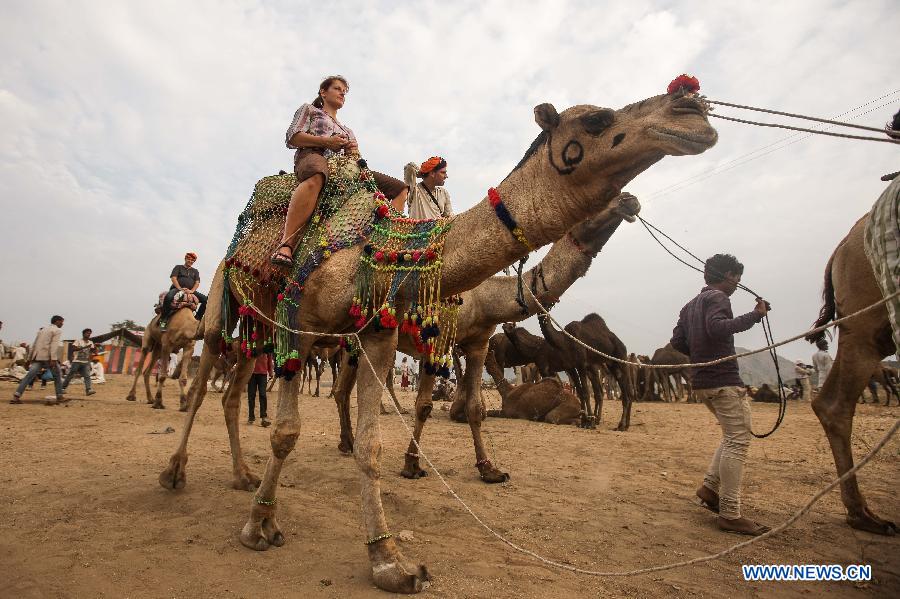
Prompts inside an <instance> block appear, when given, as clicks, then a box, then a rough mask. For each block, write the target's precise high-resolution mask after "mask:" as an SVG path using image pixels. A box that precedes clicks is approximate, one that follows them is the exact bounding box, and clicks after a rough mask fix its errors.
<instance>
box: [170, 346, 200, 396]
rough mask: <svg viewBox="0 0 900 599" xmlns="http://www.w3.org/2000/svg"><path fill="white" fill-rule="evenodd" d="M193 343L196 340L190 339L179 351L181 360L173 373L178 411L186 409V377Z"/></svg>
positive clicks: (192, 354) (192, 353)
mask: <svg viewBox="0 0 900 599" xmlns="http://www.w3.org/2000/svg"><path fill="white" fill-rule="evenodd" d="M195 345H196V342H194V341H191V342H190V343H188V344H187V345H186V346H185V347H184V351H183V352H182V353H181V362H179V363H178V372H176V373H175V376H177V377H178V388H179V391H180V396H179V398H178V411H179V412H184V411H185V410H187V389H188V384H187V377H188V369H189V367H190V363H191V359H192V358H193V356H194V346H195Z"/></svg>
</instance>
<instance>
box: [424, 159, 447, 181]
mask: <svg viewBox="0 0 900 599" xmlns="http://www.w3.org/2000/svg"><path fill="white" fill-rule="evenodd" d="M445 166H447V161H446V160H444V159H443V158H441V157H440V156H432V157H431V158H429V159H428V160H426V161H425V162H423V163H422V166H420V167H419V176H420V177H424V176H425V175H427V174H428V173H430V172H431V171H437V170H441V169H442V168H444V167H445Z"/></svg>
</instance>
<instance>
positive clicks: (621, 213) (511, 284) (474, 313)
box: [338, 193, 640, 483]
mask: <svg viewBox="0 0 900 599" xmlns="http://www.w3.org/2000/svg"><path fill="white" fill-rule="evenodd" d="M639 212H640V202H638V200H637V198H635V197H634V196H633V195H631V194H627V193H623V194H621V195H620V196H619V197H618V198H616V199H615V200H614V201H613V202H610V204H609V206H608V208H607V209H606V210H604V211H603V212H601V213H600V214H598V215H596V216H594V217H591V218H589V219H587V220H585V221H584V222H582V223H579V224H578V225H577V226H575V227H573V228H572V229H571V230H570V231H569V232H568V234H567V235H566V237H565V238H564V239H562V240H560V241H557V242H556V243H554V244H553V246H552V247H551V248H550V251H549V252H548V253H547V255H546V256H545V257H544V259H543V260H541V262H540V263H539V264H538V265H537V266H535V267H534V268H532V269H531V270H530V271H529V272H528V273H526V274H525V275H524V276H523V281H524V282H525V284H528V285H531V286H533V287H534V288H535V289H536V290H537V292H539V293H538V294H539V295H540V296H541V297H543V298H545V299H544V301H549V302H551V303H552V302H556V301H557V300H558V298H559V297H560V295H562V293H564V292H565V291H566V290H567V289H568V288H569V287H570V286H571V285H572V284H573V283H574V282H575V281H577V280H578V279H579V278H580V277H582V276H584V274H585V273H586V272H587V270H588V267H589V266H590V265H591V262H592V261H593V259H594V257H595V256H596V254H597V253H599V252H600V251H601V250H602V249H603V246H604V245H605V244H606V242H607V241H608V240H609V239H610V238H611V236H612V235H613V233H615V231H616V229H617V228H618V227H619V225H620V224H621V223H622V221H623V220H628V221H634V220H635V215H637V214H638V213H639ZM517 289H518V277H508V276H494V277H491V278H490V279H488V280H487V281H485V282H483V283H482V284H480V285H479V286H478V287H476V288H475V289H473V290H471V291H468V292H465V293H463V294H462V301H463V303H462V306H461V308H460V311H459V315H458V319H457V337H456V343H457V346H456V347H457V350H458V351H454V369H457V368H460V369H461V366H460V365H459V360H458V358H457V353H461V354H463V355H465V357H466V369H465V373H463V374H462V375H460V374H457V381H458V383H459V386H458V387H457V396H456V398H455V400H454V403H453V404H452V405H451V410H450V416H451V418H454V416H455V418H456V419H458V420H459V421H461V422H468V423H469V425H470V429H471V432H472V440H473V443H474V446H475V462H476V468H478V471H479V476H480V478H481V480H482V481H484V482H487V483H497V482H503V481H506V480H509V474H508V473H506V472H501V471H500V470H498V469H497V468H495V467H494V466H493V465H492V463H491V462H490V459H489V457H488V455H487V451H486V449H485V448H484V443H483V442H482V439H481V421H482V420H484V406H483V402H482V400H481V372H482V370H483V368H484V359H485V358H484V356H485V355H486V349H487V345H488V342H489V339H490V337H491V334H492V333H493V332H494V329H495V328H496V325H497V324H499V323H501V322H505V321H514V320H524V319H525V318H528V317H529V316H531V315H532V314H536V313H537V311H538V305H537V304H536V303H535V302H534V301H533V300H530V301H528V302H526V305H525V309H524V310H523V308H522V306H521V305H520V304H519V303H518V301H517V300H516V297H517V295H516V294H517ZM399 348H400V350H401V351H403V352H404V353H408V354H409V355H414V352H415V345H414V344H413V343H412V341H411V340H410V339H409V338H408V337H406V336H401V338H400V342H399ZM347 375H348V376H354V375H355V371H349V372H348V373H347ZM434 378H435V377H434V375H429V374H427V373H425V374H423V375H422V378H421V380H420V383H419V391H418V394H417V397H416V423H415V428H414V431H413V440H411V441H410V445H409V449H408V450H407V454H406V459H405V463H404V467H403V470H402V471H401V475H402V476H404V477H406V478H419V477H421V476H425V475H426V474H427V473H426V471H425V470H424V469H423V468H422V467H421V465H420V464H419V457H418V455H417V454H418V452H417V451H416V444H417V443H418V442H419V441H420V440H421V435H422V430H423V428H424V426H425V421H426V420H427V419H428V417H429V416H430V414H431V411H432V409H433V399H432V390H433V387H434ZM470 400H471V401H472V404H471V405H472V413H471V414H469V413H468V411H467V410H466V406H467V405H469V401H470ZM338 406H339V408H338V409H339V410H343V411H344V412H347V410H348V409H349V408H348V406H349V396H344V397H342V398H341V399H340V400H339V401H338ZM341 422H342V423H343V425H342V428H341V441H340V444H339V449H341V450H342V451H346V448H347V447H348V446H352V439H353V435H352V431H351V430H345V426H346V427H348V426H349V423H350V418H349V414H342V415H341Z"/></svg>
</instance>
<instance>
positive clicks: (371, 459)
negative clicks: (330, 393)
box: [354, 329, 430, 593]
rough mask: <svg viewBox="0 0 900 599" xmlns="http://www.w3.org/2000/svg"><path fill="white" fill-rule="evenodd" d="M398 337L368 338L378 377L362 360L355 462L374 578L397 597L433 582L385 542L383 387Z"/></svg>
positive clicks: (390, 540)
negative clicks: (382, 452) (382, 474)
mask: <svg viewBox="0 0 900 599" xmlns="http://www.w3.org/2000/svg"><path fill="white" fill-rule="evenodd" d="M396 344H397V331H396V329H394V330H392V331H384V332H382V333H380V334H372V335H367V336H366V337H365V339H364V341H363V347H364V348H365V351H366V352H367V354H368V356H369V359H370V360H371V361H372V367H373V368H374V371H375V372H374V373H373V372H372V369H371V368H370V367H369V364H367V363H366V358H365V357H364V356H360V372H359V382H358V384H357V401H358V402H359V413H358V416H357V438H356V447H355V448H354V456H355V457H356V461H357V464H358V465H359V468H360V479H361V487H362V504H363V516H364V517H365V528H366V538H367V539H368V540H369V541H370V542H369V543H368V544H367V547H368V552H369V560H370V563H371V565H372V578H373V581H374V582H375V585H376V586H378V587H379V588H381V589H383V590H385V591H390V592H395V593H416V592H419V591H421V590H422V589H423V588H424V587H425V586H426V581H428V580H430V576H429V574H428V571H427V570H426V569H425V567H424V566H422V565H416V564H414V563H412V562H410V561H408V560H407V559H406V558H405V557H404V556H403V555H402V554H401V552H400V550H399V548H398V547H397V542H396V541H395V540H394V539H393V538H383V536H384V535H385V534H386V533H388V530H389V529H388V526H387V522H386V520H385V516H384V509H383V507H382V504H381V467H380V463H379V462H380V457H381V429H380V424H379V418H378V407H379V405H380V403H381V393H382V387H381V386H382V383H383V381H384V380H385V377H386V376H387V374H388V368H389V366H390V364H391V360H392V358H393V356H394V350H395V348H396Z"/></svg>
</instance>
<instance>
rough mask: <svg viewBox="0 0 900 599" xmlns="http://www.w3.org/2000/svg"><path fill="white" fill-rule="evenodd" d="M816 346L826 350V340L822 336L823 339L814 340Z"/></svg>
mask: <svg viewBox="0 0 900 599" xmlns="http://www.w3.org/2000/svg"><path fill="white" fill-rule="evenodd" d="M816 347H818V348H819V349H822V350H827V349H828V342H827V341H825V339H824V338H823V339H819V340H818V341H816Z"/></svg>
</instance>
